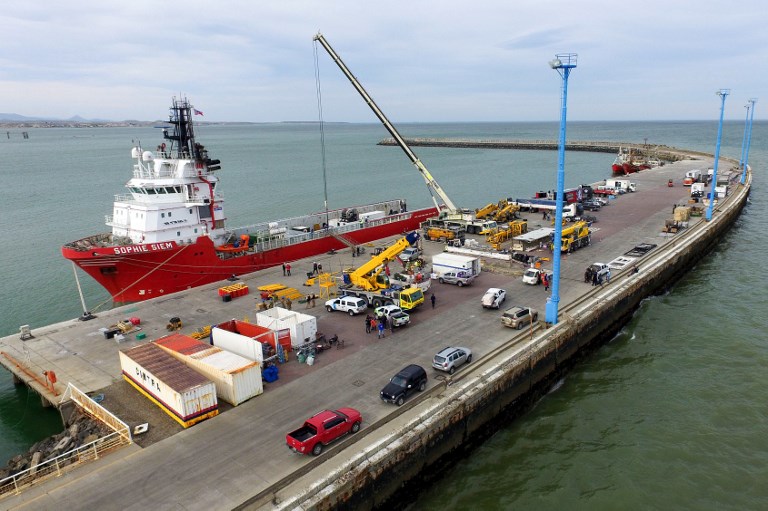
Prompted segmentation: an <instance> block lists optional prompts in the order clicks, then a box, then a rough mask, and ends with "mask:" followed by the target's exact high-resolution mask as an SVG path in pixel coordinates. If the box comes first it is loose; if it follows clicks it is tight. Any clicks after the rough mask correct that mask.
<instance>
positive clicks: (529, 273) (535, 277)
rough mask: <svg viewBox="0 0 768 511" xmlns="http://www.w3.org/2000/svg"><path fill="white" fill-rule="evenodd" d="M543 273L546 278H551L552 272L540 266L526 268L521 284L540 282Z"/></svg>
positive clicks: (533, 284)
mask: <svg viewBox="0 0 768 511" xmlns="http://www.w3.org/2000/svg"><path fill="white" fill-rule="evenodd" d="M545 273H546V275H547V278H552V272H550V271H547V270H543V269H541V268H528V269H527V270H525V273H524V274H523V284H530V285H532V286H535V285H537V284H541V276H542V274H545Z"/></svg>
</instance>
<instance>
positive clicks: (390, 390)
mask: <svg viewBox="0 0 768 511" xmlns="http://www.w3.org/2000/svg"><path fill="white" fill-rule="evenodd" d="M426 388H427V372H426V371H425V370H424V368H423V367H421V366H418V365H416V364H411V365H409V366H406V367H404V368H403V369H402V370H401V371H400V372H398V373H397V374H396V375H394V376H393V377H392V379H390V380H389V383H387V385H386V387H384V388H383V389H381V392H380V393H379V394H380V395H381V400H382V401H386V402H387V403H395V404H396V405H397V406H400V405H402V404H403V403H404V402H405V398H407V397H408V396H410V395H411V394H413V393H414V392H416V391H417V390H418V391H419V392H421V391H423V390H424V389H426Z"/></svg>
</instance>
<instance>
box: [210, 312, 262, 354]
mask: <svg viewBox="0 0 768 511" xmlns="http://www.w3.org/2000/svg"><path fill="white" fill-rule="evenodd" d="M275 342H277V332H275V331H273V330H270V329H269V328H265V327H263V326H259V325H254V324H253V323H246V322H244V321H238V320H236V319H233V320H231V321H227V322H225V323H219V324H218V325H216V326H215V327H213V328H212V329H211V344H212V345H214V346H216V347H218V348H221V349H223V350H226V351H229V352H232V353H234V354H236V355H240V356H241V357H245V358H247V359H248V360H253V361H255V362H259V363H262V362H263V361H264V348H263V344H268V345H269V346H271V347H272V349H274V347H275ZM262 343H263V344H262Z"/></svg>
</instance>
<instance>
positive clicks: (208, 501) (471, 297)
mask: <svg viewBox="0 0 768 511" xmlns="http://www.w3.org/2000/svg"><path fill="white" fill-rule="evenodd" d="M697 158H699V159H696V160H683V161H679V162H675V163H673V164H668V165H665V166H663V167H660V168H657V169H653V170H646V171H642V172H640V173H637V174H632V175H630V176H628V177H627V178H628V179H630V180H632V181H634V182H636V183H637V188H638V191H637V192H635V193H630V194H625V195H622V196H619V197H617V198H616V199H615V200H614V201H612V204H611V205H609V206H605V207H603V208H602V210H601V211H598V212H594V213H593V212H590V213H589V214H591V215H593V216H595V217H597V218H598V221H597V222H596V223H595V224H594V225H593V235H592V244H591V246H589V247H586V248H583V249H580V250H578V251H576V252H574V253H572V254H568V255H563V258H562V260H561V281H560V311H561V318H563V317H564V316H565V315H567V314H568V310H569V306H571V305H573V304H576V303H578V302H583V301H584V299H585V297H588V296H589V295H590V294H592V295H594V294H595V293H597V292H599V288H597V289H596V288H595V287H593V286H591V285H590V284H586V283H584V270H585V268H586V267H587V266H588V265H589V264H591V263H593V262H595V261H601V262H606V263H607V262H609V261H611V260H614V259H616V258H618V257H624V258H626V259H627V261H628V264H627V267H626V268H624V269H623V270H614V271H613V277H612V279H611V283H608V284H606V286H613V285H616V281H620V280H621V279H624V278H627V277H628V276H629V266H633V265H636V266H638V267H639V269H640V271H642V270H643V265H644V261H645V260H646V258H648V257H652V255H653V254H654V253H655V252H657V251H659V250H661V249H662V248H663V247H664V246H666V245H668V244H674V243H676V241H677V240H678V239H679V238H680V237H681V236H684V235H685V232H686V230H683V231H681V232H680V233H678V234H675V235H671V234H662V233H661V228H662V227H663V226H664V225H665V221H666V220H668V219H671V218H672V209H673V206H674V205H675V204H679V205H682V204H685V203H687V202H688V199H689V188H688V187H684V186H682V178H683V177H684V175H685V172H686V171H687V170H690V169H692V168H702V167H703V166H706V165H711V163H712V161H711V158H704V157H701V156H697ZM729 166H730V163H729V162H726V161H722V162H721V165H720V168H721V169H727V168H728V167H729ZM723 172H727V170H721V174H722V173H723ZM609 174H610V169H606V176H607V177H609V178H610V175H609ZM670 179H673V180H674V182H675V186H674V187H668V186H667V182H668V180H670ZM716 214H717V213H716ZM523 217H524V218H526V219H527V220H528V230H529V231H532V230H534V229H537V228H542V227H551V223H550V222H547V221H545V220H543V219H542V215H541V214H532V213H526V214H523ZM700 222H704V219H703V217H692V218H691V219H690V222H689V226H688V230H690V229H692V228H693V227H694V226H695V225H696V224H697V223H700ZM394 239H395V238H390V239H387V240H381V241H380V242H377V243H376V246H382V247H384V246H387V245H388V244H390V243H391V242H392V241H394ZM639 245H655V246H656V248H653V249H651V250H650V251H648V252H646V253H644V254H643V253H640V252H637V253H633V252H632V250H633V249H634V248H635V247H637V246H639ZM423 247H424V249H425V259H426V260H427V261H429V260H430V256H431V255H434V254H435V253H438V252H440V251H442V248H443V246H442V245H440V244H437V243H431V242H427V241H424V242H423ZM368 252H370V248H369V251H368ZM535 253H536V254H537V255H540V256H542V257H549V256H550V255H549V254H547V253H546V252H545V251H543V250H541V251H540V252H535ZM628 253H629V254H630V255H628ZM633 254H634V255H633ZM365 256H366V254H363V257H365ZM632 258H633V259H632ZM314 259H315V261H316V262H318V263H321V264H322V266H323V268H324V269H325V270H331V271H339V270H340V269H341V268H347V267H351V266H355V265H356V264H357V262H358V259H356V258H353V257H352V255H351V251H349V250H344V251H342V252H339V253H336V254H332V255H330V254H325V255H322V256H318V257H316V258H314ZM312 263H313V260H305V261H301V262H296V263H294V264H293V265H292V266H293V268H292V273H293V275H292V276H290V277H287V276H286V277H284V276H283V275H282V271H281V269H280V267H277V268H271V269H268V270H263V271H259V272H256V273H254V274H249V275H245V276H242V277H241V279H242V281H243V282H244V283H245V284H247V285H248V286H249V287H250V289H251V294H249V295H246V296H243V297H239V298H234V299H232V301H231V302H224V301H222V299H221V297H220V296H219V295H218V293H217V289H218V288H219V287H221V286H224V285H227V284H230V283H229V282H226V281H225V282H222V283H218V284H211V285H207V286H203V287H200V288H196V289H193V290H190V291H184V292H181V293H177V294H175V295H172V296H169V297H164V298H157V299H153V300H150V301H146V302H142V303H138V304H133V305H128V306H124V307H120V308H117V309H114V310H111V311H107V312H103V313H98V314H97V316H98V317H97V318H95V319H93V320H90V321H78V320H77V319H74V320H71V321H65V322H62V323H58V324H54V325H50V326H38V325H30V326H31V330H32V334H33V336H34V337H33V338H31V339H28V340H21V339H20V338H19V335H13V336H8V337H5V338H3V339H1V340H0V351H2V352H4V353H8V354H10V355H11V356H12V357H13V358H14V359H16V360H19V361H22V362H24V363H25V364H26V365H27V366H28V367H29V369H28V372H29V373H30V374H41V373H42V372H43V371H50V370H53V371H55V372H56V375H57V376H58V382H59V383H57V384H56V388H57V389H58V390H59V392H61V391H63V388H64V386H65V385H66V382H71V383H72V384H74V385H75V386H77V387H78V388H79V389H80V390H82V391H84V392H103V393H105V396H106V398H105V399H104V401H103V403H102V404H103V406H105V407H106V408H108V409H110V408H111V406H112V405H114V406H115V408H117V410H115V413H116V414H117V415H118V416H120V415H121V410H124V411H125V412H126V413H128V414H129V416H128V417H124V420H125V421H126V422H127V423H128V424H129V426H131V427H133V426H135V425H137V424H140V423H143V422H149V424H150V431H149V432H148V434H151V433H152V431H153V430H157V431H159V432H163V431H164V432H165V433H162V434H161V433H158V434H159V436H157V437H156V438H154V439H152V440H151V441H145V440H142V438H141V437H136V438H135V440H136V442H137V443H136V444H133V445H131V446H129V447H125V448H123V449H121V450H119V451H117V452H115V453H112V454H110V455H108V456H106V457H104V458H101V459H99V460H97V461H94V462H93V463H91V464H89V465H87V466H85V467H82V468H79V469H77V470H74V471H72V472H69V473H67V474H65V475H63V476H61V477H59V478H56V479H54V480H49V481H47V482H44V483H42V484H40V485H37V486H34V487H32V488H30V489H28V490H26V491H24V492H23V493H21V494H20V495H14V496H7V497H5V498H4V499H3V505H4V506H11V507H14V508H15V506H18V508H19V509H41V508H53V507H62V508H93V509H96V508H120V509H139V508H156V507H161V506H167V505H170V503H171V502H173V503H174V504H175V505H176V506H178V507H180V508H185V509H214V508H215V509H221V508H228V509H230V508H234V507H236V506H239V505H241V504H242V503H243V502H246V501H248V499H250V498H252V497H254V496H255V495H257V494H259V493H260V492H265V491H267V490H268V489H269V488H270V487H271V486H272V485H274V484H277V483H278V482H282V484H286V481H293V482H295V483H296V484H298V485H301V484H304V485H309V483H310V481H311V480H312V479H311V478H312V474H311V473H310V471H311V470H312V469H313V468H316V467H317V466H319V464H321V463H325V464H327V465H328V467H325V468H324V470H326V471H328V470H331V469H332V467H333V466H335V465H336V464H337V463H339V460H341V459H344V457H350V456H353V455H354V454H353V453H354V452H355V450H356V447H355V445H353V444H352V445H350V443H349V442H345V443H344V446H343V447H339V448H333V447H329V448H328V449H327V450H326V451H325V452H324V453H323V454H322V455H321V456H320V457H319V458H313V457H311V456H301V455H296V454H293V453H291V452H289V450H288V449H287V448H286V446H285V442H284V438H285V433H286V432H287V431H290V430H291V429H293V428H295V427H298V426H299V425H300V424H301V422H302V421H303V420H304V419H305V418H306V417H308V416H309V415H312V414H314V413H315V412H317V411H319V410H321V409H324V408H337V407H341V406H351V407H354V408H357V409H358V410H360V411H361V412H362V415H363V419H364V423H363V429H362V430H361V432H360V433H358V436H356V437H354V438H357V441H358V442H359V441H360V440H362V439H365V440H364V441H365V443H366V444H367V445H371V444H372V443H375V442H377V441H380V439H382V438H385V432H387V431H389V432H391V430H392V429H393V428H395V429H396V428H400V427H402V426H403V425H404V424H406V423H407V421H408V419H409V416H412V415H413V414H417V413H419V409H420V408H421V407H426V406H427V403H428V402H430V401H431V402H433V403H434V401H433V400H439V399H440V395H429V392H427V393H425V395H423V396H415V397H414V398H411V400H410V401H409V402H408V403H407V404H406V406H404V407H401V408H397V407H395V406H392V405H388V404H385V403H382V402H381V400H380V399H379V396H378V392H379V390H380V389H381V387H383V386H384V384H385V383H386V382H387V380H388V378H389V377H390V376H391V375H392V374H394V373H395V372H396V371H397V370H399V369H400V368H401V367H403V366H404V365H406V364H408V363H412V362H413V363H418V364H420V365H422V366H423V367H425V368H426V369H427V372H428V375H429V378H430V383H429V387H434V386H436V382H438V381H445V380H446V379H450V378H451V377H449V376H448V375H447V374H445V375H444V374H442V373H438V372H436V371H434V370H433V369H431V359H432V356H433V355H434V353H436V352H437V351H438V350H439V349H441V348H443V347H445V346H447V345H462V346H468V347H470V348H471V349H472V351H473V362H472V365H470V366H469V367H468V368H466V369H462V370H460V371H459V372H457V373H456V375H454V376H453V378H454V379H456V380H457V381H459V380H465V381H466V380H467V379H470V378H473V377H476V375H475V374H474V368H475V367H476V366H477V367H480V366H482V364H483V363H484V357H485V358H487V357H489V356H490V354H492V353H494V351H495V350H497V349H498V347H499V346H502V345H514V344H518V343H520V344H522V343H523V342H525V341H526V340H528V339H529V336H530V334H529V333H528V332H527V330H523V331H520V332H518V331H515V330H511V329H508V328H504V327H502V326H501V323H500V319H499V317H500V315H501V312H499V311H489V310H484V309H482V307H481V306H480V303H479V301H480V297H481V296H482V295H483V293H484V292H485V290H486V289H488V288H489V287H501V288H504V289H506V290H507V301H506V303H505V304H504V306H503V308H506V307H510V306H513V305H517V304H524V305H529V306H532V307H534V308H536V309H538V310H539V311H540V320H543V319H544V311H545V301H546V297H547V296H548V295H547V294H546V293H545V291H544V289H543V287H542V286H529V285H525V284H523V283H522V281H521V278H520V277H521V275H522V273H523V271H524V267H523V266H522V265H520V264H519V263H516V262H511V263H508V262H499V261H493V260H490V259H489V260H486V261H484V270H488V271H483V273H482V274H481V275H480V277H479V278H478V279H476V280H475V282H474V284H473V285H472V286H469V287H464V288H459V287H457V286H451V285H440V284H438V283H437V282H433V284H432V289H431V290H430V294H432V293H434V295H435V297H436V306H435V307H434V308H432V307H431V306H430V304H429V301H427V303H425V304H424V306H423V307H422V308H421V309H420V310H417V311H415V312H413V313H412V314H411V324H410V325H409V326H407V327H404V328H402V329H396V330H395V331H394V333H390V332H387V333H386V337H385V338H384V339H382V340H377V339H376V335H375V334H366V333H365V329H364V325H363V317H361V316H355V317H349V316H348V315H346V314H342V313H328V312H326V311H325V309H324V308H323V307H322V304H323V303H324V301H325V298H318V300H317V306H316V307H315V308H314V309H307V308H306V306H305V305H303V304H299V303H298V302H294V304H293V305H294V307H293V308H294V310H299V311H300V312H304V313H308V314H313V315H316V316H317V318H318V319H317V321H318V331H321V332H324V333H325V334H326V335H332V334H337V335H338V336H339V337H340V338H342V339H345V341H346V346H345V348H344V349H341V350H339V349H333V350H330V351H324V352H322V353H320V354H318V356H317V358H316V360H315V364H314V365H313V366H309V365H307V364H299V363H298V362H297V361H296V359H295V358H294V357H291V359H290V361H289V362H288V363H286V364H282V365H280V366H279V379H278V380H277V381H275V382H273V383H265V391H264V394H262V395H260V396H257V397H255V398H253V399H251V400H249V401H248V402H246V403H243V404H241V405H240V406H238V407H235V408H231V407H224V408H223V412H222V413H221V415H219V416H218V417H215V418H212V419H209V420H207V421H204V422H202V423H200V424H198V425H196V426H194V427H192V428H189V429H187V430H182V428H181V427H175V426H174V424H175V423H173V421H172V420H171V419H170V418H169V417H167V416H165V415H164V414H162V413H161V412H159V411H158V410H157V409H156V407H155V406H154V405H153V404H151V403H150V402H149V401H148V400H146V399H144V398H143V397H140V396H138V395H136V396H135V397H133V398H123V397H120V393H119V392H118V391H116V390H115V389H117V388H119V386H120V385H125V383H124V382H123V381H122V379H121V375H120V364H119V360H118V356H117V351H118V350H120V349H124V348H129V347H132V346H135V345H137V344H139V343H141V342H146V340H144V341H139V340H137V339H136V334H135V333H129V334H127V335H126V339H125V340H124V341H122V342H119V343H118V342H116V340H115V339H109V340H108V339H105V337H104V335H103V333H102V332H101V331H100V330H99V329H100V328H104V327H108V326H110V325H112V324H115V323H117V322H118V321H119V320H122V319H125V318H128V317H132V316H136V317H139V318H140V319H141V332H142V333H144V334H146V339H157V338H159V337H161V336H163V335H166V334H167V333H168V332H167V330H166V324H167V323H168V321H169V320H170V318H171V317H174V316H178V317H180V318H181V319H182V321H183V324H184V327H183V328H182V330H181V332H182V333H186V334H190V333H192V332H194V331H195V330H196V329H197V328H199V327H202V326H204V325H210V324H216V323H218V322H222V321H226V320H229V319H232V318H237V319H241V320H242V319H249V318H253V317H254V316H255V314H256V313H257V310H256V308H257V306H258V304H259V302H260V299H259V295H258V293H257V292H256V288H257V287H258V286H262V285H267V284H272V283H281V284H285V285H286V286H289V287H294V288H296V289H298V290H300V291H301V292H302V293H304V294H308V293H315V294H317V295H318V296H319V295H320V289H319V288H318V286H317V285H316V284H315V285H314V286H305V285H304V284H305V281H306V275H307V273H308V272H310V271H311V269H312ZM546 266H547V267H551V263H548V264H547V265H546ZM21 321H23V318H21ZM541 328H543V325H541V324H540V325H537V327H536V329H537V330H538V329H541ZM0 363H2V364H3V365H5V366H6V367H7V368H8V369H9V370H11V371H12V372H14V373H17V372H18V369H17V368H15V367H14V366H13V364H9V363H8V361H7V359H6V358H5V357H3V356H2V355H0ZM19 377H20V378H21V379H22V380H24V381H26V382H27V383H28V384H29V385H30V386H31V387H33V388H35V390H36V391H37V392H38V393H40V394H41V396H43V397H44V398H45V399H48V400H50V401H51V402H55V401H56V399H57V398H56V397H55V396H53V395H51V393H50V391H49V390H48V389H46V388H45V387H44V386H42V385H41V384H39V383H37V382H36V381H34V380H31V379H30V377H29V375H26V374H19ZM121 399H133V401H131V402H130V403H126V402H125V401H122V402H121V401H120V400H121ZM111 401H112V402H111ZM168 423H173V424H171V426H169V425H168ZM366 430H367V431H366ZM147 438H150V437H147ZM142 444H143V445H144V446H143V447H142V446H141V445H142ZM344 449H347V450H344ZM358 450H359V449H358ZM302 478H306V479H302ZM193 489H194V490H193Z"/></svg>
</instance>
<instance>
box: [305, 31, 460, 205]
mask: <svg viewBox="0 0 768 511" xmlns="http://www.w3.org/2000/svg"><path fill="white" fill-rule="evenodd" d="M314 40H315V41H317V42H319V43H320V45H321V46H322V47H323V48H324V49H325V51H327V52H328V55H330V57H331V59H333V61H334V62H335V63H336V65H337V66H339V69H341V72H342V73H344V76H346V77H347V79H348V80H349V81H350V83H352V86H353V87H354V88H355V90H357V92H358V93H359V94H360V95H361V96H362V97H363V100H365V102H366V104H367V105H368V106H369V107H370V108H371V110H373V113H374V114H376V117H378V118H379V120H380V121H381V123H382V124H383V125H384V127H385V128H386V129H387V131H389V134H390V135H392V137H393V138H394V139H395V142H397V145H399V146H400V148H401V149H402V150H403V151H405V154H406V156H408V158H409V159H410V160H411V163H413V164H414V165H415V166H416V169H417V170H418V171H419V172H420V173H421V176H422V177H423V178H424V182H425V183H426V184H427V189H429V194H430V195H431V196H432V201H433V202H434V203H435V207H436V208H438V210H440V206H439V205H438V203H437V200H436V199H435V194H437V195H438V196H439V197H440V199H442V201H443V203H444V204H445V206H446V207H447V208H448V210H449V212H451V213H454V212H457V211H458V210H459V209H458V208H457V207H456V205H455V204H454V203H453V201H452V200H451V199H450V198H449V197H448V195H447V194H446V193H445V191H443V188H442V187H441V186H440V185H439V184H438V183H437V181H436V180H435V178H434V177H432V174H430V172H429V171H428V170H427V167H425V166H424V164H423V163H421V160H419V157H418V156H416V153H414V152H413V151H412V150H411V148H410V147H409V146H408V144H406V143H405V140H404V139H403V137H402V136H400V133H398V131H397V129H396V128H395V127H394V126H393V125H392V123H391V122H389V119H387V116H386V115H384V112H382V111H381V109H380V108H379V107H378V105H376V102H375V101H373V98H372V97H371V96H370V95H369V94H368V93H367V92H366V91H365V89H364V88H363V86H362V85H361V84H360V82H358V81H357V78H355V75H353V74H352V72H351V71H350V70H349V69H348V68H347V66H346V64H344V61H343V60H341V57H339V56H338V55H337V54H336V52H335V51H334V49H333V48H331V45H330V44H328V41H326V40H325V37H323V35H322V34H321V33H319V32H318V33H317V35H316V36H315V38H314ZM433 191H434V193H433Z"/></svg>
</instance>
